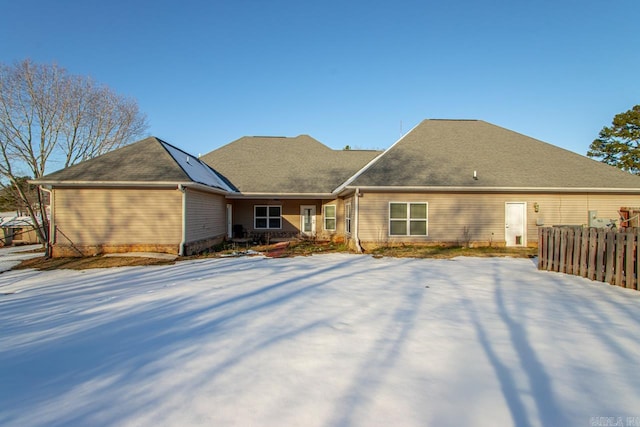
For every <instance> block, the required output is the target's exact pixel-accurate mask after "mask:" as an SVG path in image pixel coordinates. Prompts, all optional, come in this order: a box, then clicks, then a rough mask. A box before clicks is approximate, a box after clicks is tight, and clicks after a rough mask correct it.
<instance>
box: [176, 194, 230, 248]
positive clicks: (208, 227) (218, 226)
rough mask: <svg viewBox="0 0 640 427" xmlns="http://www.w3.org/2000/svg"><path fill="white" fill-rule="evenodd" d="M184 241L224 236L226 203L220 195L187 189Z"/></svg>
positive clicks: (225, 230)
mask: <svg viewBox="0 0 640 427" xmlns="http://www.w3.org/2000/svg"><path fill="white" fill-rule="evenodd" d="M186 196H187V199H186V200H187V230H186V231H187V232H186V241H187V242H193V241H198V240H203V239H208V238H211V237H217V236H222V235H226V233H227V224H226V215H227V213H226V209H227V202H226V200H225V198H224V196H222V195H218V194H211V193H204V192H201V191H194V190H190V189H187V193H186Z"/></svg>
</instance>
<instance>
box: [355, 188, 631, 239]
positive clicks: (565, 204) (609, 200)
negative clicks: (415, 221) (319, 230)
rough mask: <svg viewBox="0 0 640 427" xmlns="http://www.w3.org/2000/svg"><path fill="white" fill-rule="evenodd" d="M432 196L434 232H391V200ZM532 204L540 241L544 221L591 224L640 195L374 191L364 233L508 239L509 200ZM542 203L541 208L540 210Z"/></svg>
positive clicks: (532, 233)
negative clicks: (591, 214)
mask: <svg viewBox="0 0 640 427" xmlns="http://www.w3.org/2000/svg"><path fill="white" fill-rule="evenodd" d="M391 201H396V202H427V203H428V236H410V237H398V236H389V221H388V220H389V202H391ZM507 202H524V203H526V206H527V214H526V216H527V218H526V220H527V227H526V228H527V239H528V243H535V242H537V238H538V234H537V233H538V230H537V229H538V226H537V225H536V224H537V223H539V224H541V225H544V226H553V225H569V224H571V225H587V224H588V211H589V210H597V211H598V217H600V218H613V219H617V218H618V216H619V215H618V209H620V207H623V206H640V196H630V195H599V194H595V195H594V194H473V193H459V194H447V193H424V194H417V193H373V192H366V193H364V194H363V196H362V197H361V198H360V199H359V210H360V212H359V238H360V240H361V241H362V242H367V243H371V244H377V245H381V244H393V243H400V242H414V243H438V242H448V243H463V242H465V241H466V240H469V239H470V240H471V241H473V242H479V243H495V244H504V243H505V204H506V203H507ZM536 203H537V205H538V212H535V206H536Z"/></svg>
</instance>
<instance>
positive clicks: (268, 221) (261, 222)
mask: <svg viewBox="0 0 640 427" xmlns="http://www.w3.org/2000/svg"><path fill="white" fill-rule="evenodd" d="M253 228H255V229H256V230H261V229H262V230H270V229H280V228H282V206H276V205H256V206H254V207H253Z"/></svg>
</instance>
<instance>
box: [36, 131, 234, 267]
mask: <svg viewBox="0 0 640 427" xmlns="http://www.w3.org/2000/svg"><path fill="white" fill-rule="evenodd" d="M34 182H35V183H37V184H39V185H41V186H42V187H44V188H45V189H47V190H48V191H50V192H51V206H50V208H51V214H50V215H51V217H50V243H51V247H52V255H53V256H54V257H59V256H85V255H95V254H99V253H110V252H130V251H139V252H147V251H155V252H166V253H175V254H177V253H180V254H192V253H197V252H199V251H201V250H204V249H206V248H209V247H211V246H213V245H215V244H217V243H219V242H221V241H222V240H223V239H224V238H225V236H226V230H227V228H226V227H227V225H226V216H225V215H226V202H225V197H226V195H227V194H229V193H233V192H234V191H235V189H234V188H233V186H232V185H231V184H230V183H228V182H227V181H225V180H224V178H222V177H221V176H220V175H218V174H217V173H216V172H215V171H214V170H213V169H211V168H210V167H209V166H207V165H206V164H205V163H203V162H201V161H200V160H198V158H197V157H193V156H191V155H190V154H188V153H186V152H184V151H182V150H180V149H179V148H177V147H175V146H173V145H171V144H168V143H167V142H165V141H162V140H160V139H158V138H153V137H151V138H146V139H144V140H142V141H139V142H137V143H134V144H131V145H128V146H126V147H122V148H119V149H117V150H114V151H111V152H109V153H106V154H104V155H102V156H99V157H96V158H93V159H90V160H87V161H85V162H82V163H79V164H77V165H74V166H71V167H69V168H67V169H63V170H61V171H58V172H54V173H52V174H49V175H47V176H45V177H43V178H41V179H39V180H35V181H34Z"/></svg>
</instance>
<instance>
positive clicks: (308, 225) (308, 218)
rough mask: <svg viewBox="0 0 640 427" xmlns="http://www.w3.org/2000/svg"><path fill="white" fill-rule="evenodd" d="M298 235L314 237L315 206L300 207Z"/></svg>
mask: <svg viewBox="0 0 640 427" xmlns="http://www.w3.org/2000/svg"><path fill="white" fill-rule="evenodd" d="M300 233H302V234H304V235H305V236H315V235H316V207H315V205H302V206H300Z"/></svg>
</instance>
